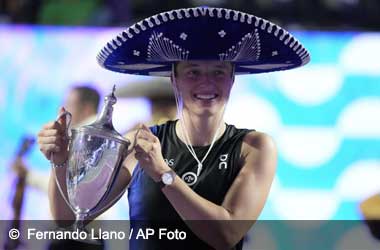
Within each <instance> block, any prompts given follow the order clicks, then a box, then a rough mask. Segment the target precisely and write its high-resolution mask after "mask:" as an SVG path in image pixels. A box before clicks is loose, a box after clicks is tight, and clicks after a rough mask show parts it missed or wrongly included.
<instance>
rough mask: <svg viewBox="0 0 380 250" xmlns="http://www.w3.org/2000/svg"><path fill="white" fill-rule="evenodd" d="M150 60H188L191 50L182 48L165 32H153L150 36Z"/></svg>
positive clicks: (148, 52) (148, 53)
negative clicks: (164, 33)
mask: <svg viewBox="0 0 380 250" xmlns="http://www.w3.org/2000/svg"><path fill="white" fill-rule="evenodd" d="M147 55H148V56H147V60H148V61H183V60H187V58H188V56H189V51H188V50H185V49H183V48H181V47H180V46H178V45H177V44H175V43H174V42H173V41H172V40H170V39H169V38H167V37H165V36H164V35H163V33H162V32H161V33H157V32H153V34H152V35H151V36H150V38H149V44H148V51H147Z"/></svg>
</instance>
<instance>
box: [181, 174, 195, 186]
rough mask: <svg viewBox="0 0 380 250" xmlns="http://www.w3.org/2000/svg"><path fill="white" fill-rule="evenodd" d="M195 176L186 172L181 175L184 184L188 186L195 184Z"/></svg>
mask: <svg viewBox="0 0 380 250" xmlns="http://www.w3.org/2000/svg"><path fill="white" fill-rule="evenodd" d="M197 179H198V177H197V175H196V174H194V173H193V172H187V173H184V174H183V175H182V180H183V181H184V182H186V184H187V185H188V186H192V185H194V184H195V183H196V182H197Z"/></svg>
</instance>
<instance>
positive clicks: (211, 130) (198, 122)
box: [176, 110, 226, 146]
mask: <svg viewBox="0 0 380 250" xmlns="http://www.w3.org/2000/svg"><path fill="white" fill-rule="evenodd" d="M222 116H223V114H222V113H220V114H217V115H213V116H207V117H206V116H203V117H201V116H197V115H194V114H193V115H189V113H188V112H186V111H185V110H184V111H183V115H182V119H180V120H179V121H178V122H177V124H176V133H177V135H178V137H179V139H181V141H183V142H185V143H190V144H191V145H192V146H208V145H210V144H211V143H212V139H213V138H214V136H215V140H218V139H219V138H220V137H221V136H222V135H223V133H224V131H225V129H226V125H225V123H224V121H223V117H222ZM185 133H187V135H188V138H189V140H190V141H188V140H187V139H186V135H185ZM216 133H217V135H216Z"/></svg>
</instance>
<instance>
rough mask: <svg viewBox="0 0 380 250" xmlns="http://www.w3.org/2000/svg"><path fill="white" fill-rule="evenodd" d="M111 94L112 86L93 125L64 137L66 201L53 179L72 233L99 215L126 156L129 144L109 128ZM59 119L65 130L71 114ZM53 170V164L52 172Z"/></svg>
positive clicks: (111, 110) (80, 128)
mask: <svg viewBox="0 0 380 250" xmlns="http://www.w3.org/2000/svg"><path fill="white" fill-rule="evenodd" d="M114 92H115V86H114V87H113V91H112V93H111V94H109V95H108V96H106V97H105V99H104V101H105V103H104V106H103V108H102V111H101V113H100V114H99V115H98V118H97V120H96V121H95V122H94V123H92V124H91V125H86V126H82V127H79V128H76V129H71V130H70V132H71V133H68V137H69V155H68V161H67V164H66V187H67V198H66V196H65V193H64V192H63V190H62V187H61V185H60V183H59V181H58V179H57V178H56V182H57V186H58V188H59V190H60V192H61V194H62V196H63V197H64V199H65V201H66V203H67V204H68V206H69V207H70V208H71V209H72V211H73V212H74V214H75V216H76V221H75V223H74V225H73V230H84V220H85V219H87V218H89V217H90V216H91V215H93V214H94V213H96V212H98V211H100V209H101V207H100V206H99V205H100V204H102V207H104V205H105V204H103V202H104V201H105V200H108V198H109V194H110V193H111V191H112V190H113V187H114V183H115V180H116V177H117V175H118V173H119V171H120V168H121V165H122V161H123V159H124V158H125V157H126V155H127V152H128V146H129V145H130V142H129V141H128V140H126V139H125V138H124V137H123V136H121V135H120V134H119V133H118V132H117V131H116V130H115V129H114V127H113V124H112V112H113V105H114V104H115V103H116V97H115V95H114ZM62 115H67V116H66V117H67V119H66V121H67V125H68V126H67V127H69V124H70V120H71V114H70V113H68V112H66V113H64V114H62ZM62 115H61V116H62ZM68 132H69V131H68ZM56 168H57V166H55V165H54V164H53V170H55V169H56ZM55 176H57V175H55ZM121 195H122V193H121V194H119V196H118V197H116V198H115V199H114V200H116V199H118V198H119V197H120V196H121Z"/></svg>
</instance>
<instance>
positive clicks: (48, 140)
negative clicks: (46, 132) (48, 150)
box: [38, 136, 65, 144]
mask: <svg viewBox="0 0 380 250" xmlns="http://www.w3.org/2000/svg"><path fill="white" fill-rule="evenodd" d="M63 142H65V138H63V137H61V136H45V137H40V138H38V143H39V144H63Z"/></svg>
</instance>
